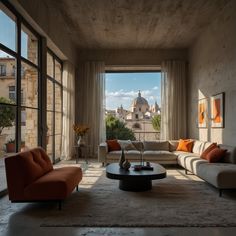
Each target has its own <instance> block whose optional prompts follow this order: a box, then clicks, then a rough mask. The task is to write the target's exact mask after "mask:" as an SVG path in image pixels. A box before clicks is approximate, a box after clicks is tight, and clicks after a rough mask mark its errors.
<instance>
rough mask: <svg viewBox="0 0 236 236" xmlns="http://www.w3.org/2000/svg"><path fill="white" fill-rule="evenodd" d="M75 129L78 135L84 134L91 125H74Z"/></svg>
mask: <svg viewBox="0 0 236 236" xmlns="http://www.w3.org/2000/svg"><path fill="white" fill-rule="evenodd" d="M73 129H74V131H75V133H76V135H77V136H84V135H85V134H86V133H87V131H88V130H89V127H88V126H87V125H77V124H74V125H73Z"/></svg>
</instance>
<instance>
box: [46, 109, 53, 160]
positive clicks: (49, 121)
mask: <svg viewBox="0 0 236 236" xmlns="http://www.w3.org/2000/svg"><path fill="white" fill-rule="evenodd" d="M53 137H54V136H53V112H47V154H48V156H49V157H50V159H51V161H53Z"/></svg>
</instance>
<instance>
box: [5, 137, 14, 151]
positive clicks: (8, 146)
mask: <svg viewBox="0 0 236 236" xmlns="http://www.w3.org/2000/svg"><path fill="white" fill-rule="evenodd" d="M15 149H16V145H15V140H14V139H9V140H8V142H7V143H6V150H7V152H15Z"/></svg>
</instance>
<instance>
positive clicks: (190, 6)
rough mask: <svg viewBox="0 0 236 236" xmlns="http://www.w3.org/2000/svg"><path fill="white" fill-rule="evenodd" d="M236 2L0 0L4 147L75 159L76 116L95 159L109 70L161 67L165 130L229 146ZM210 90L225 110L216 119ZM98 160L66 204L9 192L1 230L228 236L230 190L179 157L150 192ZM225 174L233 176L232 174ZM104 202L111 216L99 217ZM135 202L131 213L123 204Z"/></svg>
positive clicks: (168, 135) (172, 136) (56, 160)
mask: <svg viewBox="0 0 236 236" xmlns="http://www.w3.org/2000/svg"><path fill="white" fill-rule="evenodd" d="M235 9H236V2H235V1H234V0H216V1H211V0H207V1H206V0H197V1H187V0H174V1H168V0H167V1H154V0H148V1H144V0H140V1H139V0H138V1H125V0H121V1H104V0H98V1H95V0H94V1H75V0H70V1H65V0H61V1H46V0H43V1H42V0H41V1H39V0H37V1H29V0H22V1H16V0H9V1H1V5H0V10H1V15H0V24H1V29H3V31H2V32H3V33H2V32H1V33H0V56H1V61H0V62H1V71H0V72H1V75H0V83H1V87H0V97H4V99H8V100H4V99H3V100H2V99H1V100H0V108H1V117H3V114H8V118H9V117H10V118H11V119H10V121H9V119H8V120H7V122H8V123H7V125H6V126H5V128H3V129H2V126H1V136H3V134H4V141H1V140H0V141H1V146H3V145H4V148H5V143H13V144H14V147H13V149H14V152H17V151H23V150H24V151H27V150H28V149H29V148H35V147H37V146H41V147H42V148H43V149H44V150H46V152H47V154H48V155H49V157H50V160H51V163H52V164H53V165H54V164H55V166H57V165H59V166H60V161H61V160H64V161H65V162H66V161H67V162H68V163H73V164H72V165H73V166H74V165H75V166H78V165H77V164H75V161H74V160H70V159H71V157H72V156H74V155H75V153H76V149H75V148H74V146H75V142H76V139H75V138H76V137H75V134H74V130H73V124H84V125H88V127H89V130H88V132H87V134H86V135H85V136H84V140H85V142H86V143H87V144H89V147H90V150H89V152H90V156H91V157H92V158H91V160H97V159H98V146H99V145H100V144H101V143H103V142H104V141H105V140H106V137H105V127H104V109H103V108H104V107H103V105H104V104H103V102H104V101H103V98H104V74H105V72H106V71H116V72H119V71H126V72H129V71H136V72H137V71H152V70H154V71H156V70H159V71H160V72H161V73H162V78H163V80H164V81H169V83H168V86H167V85H166V86H164V87H165V88H164V89H165V90H163V91H165V93H164V92H163V93H162V104H161V114H162V120H163V123H162V130H161V131H162V132H161V133H162V137H161V139H162V140H168V141H169V140H179V139H181V138H182V139H193V140H200V141H202V142H210V143H217V144H219V145H221V144H222V145H225V146H230V147H233V148H234V147H236V141H235V138H234V136H235V134H236V126H235V124H234V114H235V113H236V108H235V103H236V90H235V88H236V80H235V78H234V77H235V75H236V66H235V62H236V58H235V57H236V49H235V42H236V27H235V22H236V19H235V18H236V16H235ZM2 19H4V21H2ZM9 19H10V20H9ZM1 21H2V22H1ZM4 25H7V27H6V26H5V27H4ZM2 26H3V28H2ZM6 59H7V60H8V62H7V63H6ZM4 60H5V61H4ZM5 64H6V65H7V66H4V65H5ZM8 66H9V67H8ZM8 68H11V69H8ZM8 72H9V74H8ZM172 72H173V73H172ZM170 74H171V75H172V76H170ZM4 76H5V77H6V76H8V77H7V79H8V81H9V83H8V84H7V87H4V83H6V81H7V80H6V78H5V77H4ZM3 77H4V78H3ZM169 79H170V80H169ZM4 81H5V82H4ZM170 86H172V89H173V90H171V89H170V88H171V87H170ZM19 88H20V89H19ZM177 88H178V89H177ZM170 90H171V91H172V92H170ZM173 91H174V92H173ZM163 98H164V99H163ZM9 99H11V101H9ZM214 99H215V100H217V99H219V101H220V104H219V107H218V108H219V109H218V111H220V115H221V116H220V117H221V118H220V119H221V120H220V122H215V123H214V121H216V120H217V119H216V118H215V117H214V115H213V114H214V112H213V111H212V108H213V105H212V104H216V103H214ZM217 101H218V100H217ZM91 110H93V111H94V113H93V114H94V115H91ZM199 114H201V117H200V118H201V119H200V118H199ZM9 122H10V124H9ZM5 123H6V122H5ZM216 123H217V124H216ZM2 143H3V145H2ZM225 146H224V147H225ZM232 150H234V149H232ZM233 152H234V151H233ZM4 153H5V152H4ZM4 155H5V154H4ZM2 156H3V155H2V149H1V158H0V159H2V160H3V159H4V158H2ZM88 161H89V162H90V160H88ZM102 162H103V161H102V160H100V161H99V162H94V163H93V164H94V165H93V166H92V167H91V168H88V169H87V170H84V172H83V178H82V182H81V183H80V184H79V191H78V192H76V191H74V192H73V193H72V194H70V196H69V197H68V198H67V199H65V201H64V203H63V204H62V210H61V211H58V209H57V204H53V203H45V204H42V203H29V202H26V203H11V202H10V201H9V200H8V195H4V196H3V197H1V199H0V202H1V203H0V207H1V214H3V217H2V220H1V226H0V228H1V231H0V232H1V233H2V235H14V234H16V233H17V234H22V235H27V234H32V233H34V234H35V233H36V234H37V233H38V234H39V233H45V234H49V233H58V234H60V233H61V234H62V233H64V234H69V233H70V234H75V235H80V234H81V235H82V234H85V235H100V234H101V235H102V234H105V235H109V234H114V235H116V234H120V235H131V234H137V235H146V234H147V235H152V234H153V235H154V234H155V235H156V234H160V235H166V234H167V235H174V234H175V235H178V234H181V235H182V234H190V233H191V234H193V235H198V234H202V235H204V234H212V235H233V234H235V226H236V222H235V219H236V217H235V216H236V215H235V212H236V211H235V210H236V209H235V199H236V198H235V190H231V189H230V190H228V189H227V190H225V191H223V194H222V196H221V197H219V194H218V189H217V188H215V187H214V185H213V186H212V184H209V183H208V181H204V180H202V178H198V176H196V175H193V174H191V173H190V174H189V173H188V174H187V175H186V174H185V169H184V167H183V168H182V167H181V166H178V165H176V166H177V167H176V168H169V169H168V168H167V178H166V179H163V180H155V181H152V182H153V188H152V190H151V191H146V192H141V193H138V194H137V195H136V193H132V192H131V193H129V192H126V191H122V190H120V189H119V188H118V182H117V180H111V179H108V178H106V177H105V176H104V178H103V175H104V173H105V172H104V171H105V167H103V166H102ZM63 163H64V162H63ZM90 164H91V162H90ZM232 165H234V164H232ZM234 167H235V166H234ZM50 168H51V167H50ZM86 171H87V172H86ZM4 175H5V173H4ZM168 177H169V179H170V180H171V181H172V182H171V184H169V185H168V184H167V182H165V181H169V180H168ZM1 178H5V177H1ZM77 178H78V179H79V178H80V177H78V176H77ZM1 181H2V179H1ZM78 181H80V180H78ZM162 181H163V182H162ZM229 182H232V184H234V185H235V179H231V180H230V181H229ZM226 183H227V181H226ZM168 186H169V188H168ZM175 186H179V188H178V189H176V188H175ZM190 186H192V187H190ZM5 188H6V183H5ZM1 190H2V191H1V193H3V194H6V193H7V191H6V189H4V188H3V189H2V187H1ZM92 192H94V194H92ZM183 193H185V195H186V198H185V197H184V198H183V199H182V196H184V194H183ZM111 196H113V198H111ZM153 196H156V198H155V199H154V198H153ZM158 196H159V197H158ZM206 196H207V198H206ZM201 198H204V199H205V202H202V204H200V199H201ZM168 199H169V201H168ZM181 199H182V201H181ZM142 200H143V201H142ZM157 200H158V201H160V202H162V203H163V205H162V206H160V205H158V204H157ZM170 200H172V201H174V202H175V203H176V204H175V205H179V206H181V207H182V210H181V208H174V206H173V204H171V202H170ZM80 202H81V203H82V205H83V207H84V208H82V209H80V208H79V207H80V206H79V205H80ZM194 202H195V203H196V202H198V203H199V205H196V206H192V205H191V204H194ZM184 203H185V204H184ZM146 205H147V208H146V210H145V209H144V208H145V206H146ZM102 206H103V208H106V211H107V215H110V219H109V217H106V218H105V217H102V214H101V215H99V213H98V212H99V210H100V211H101V213H103V212H104V210H102ZM138 206H140V208H141V209H140V210H139V209H137V212H131V213H132V214H131V213H130V211H129V208H130V209H136V208H137V207H138ZM99 207H101V208H99ZM114 208H117V209H116V212H117V217H115V214H114ZM119 208H120V211H119V210H118V209H119ZM197 208H199V211H197ZM73 209H75V210H76V211H73ZM152 209H154V210H155V209H157V212H158V211H159V212H162V214H161V215H158V214H157V213H154V212H150V211H151V210H152ZM191 209H192V211H191ZM226 209H227V210H226ZM90 210H91V212H90ZM78 211H80V212H84V215H83V214H82V213H81V214H79V213H78ZM201 211H202V212H201ZM165 212H166V213H165ZM220 212H221V213H222V212H223V214H221V213H220ZM201 213H202V214H201ZM147 215H150V218H152V220H151V219H149V218H148V217H147ZM222 215H223V216H222ZM125 216H126V217H125ZM135 216H136V217H135ZM141 216H143V219H142V220H141V218H142V217H141ZM174 216H176V218H174ZM132 217H133V218H132ZM155 217H156V218H155ZM158 217H160V218H158ZM168 217H169V219H171V220H170V221H169V222H166V221H165V220H166V219H167V218H168ZM191 217H192V218H193V219H192V221H188V220H186V218H191ZM203 217H205V218H204V220H205V222H203V220H202V218H203ZM200 218H201V219H200ZM85 219H87V220H88V219H90V221H89V220H88V221H85ZM99 219H100V220H99ZM122 219H123V221H122ZM153 219H158V220H159V224H158V223H157V222H154V220H153ZM160 219H161V220H160ZM181 219H182V220H181ZM26 220H27V226H26V225H25V221H26ZM83 220H84V221H83ZM109 220H110V222H109ZM175 220H176V221H175ZM91 221H93V223H91ZM106 221H107V222H106ZM193 221H194V223H193ZM81 222H82V223H81ZM114 222H116V224H115V223H114ZM162 222H163V223H162ZM28 224H29V225H28ZM129 226H130V227H129ZM145 226H146V227H145ZM147 226H148V227H147Z"/></svg>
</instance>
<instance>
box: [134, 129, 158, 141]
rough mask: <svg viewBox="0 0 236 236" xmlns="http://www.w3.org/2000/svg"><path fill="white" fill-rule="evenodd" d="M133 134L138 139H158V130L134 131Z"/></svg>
mask: <svg viewBox="0 0 236 236" xmlns="http://www.w3.org/2000/svg"><path fill="white" fill-rule="evenodd" d="M134 135H135V138H136V140H139V141H153V140H160V131H156V132H155V131H147V132H146V131H134Z"/></svg>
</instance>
